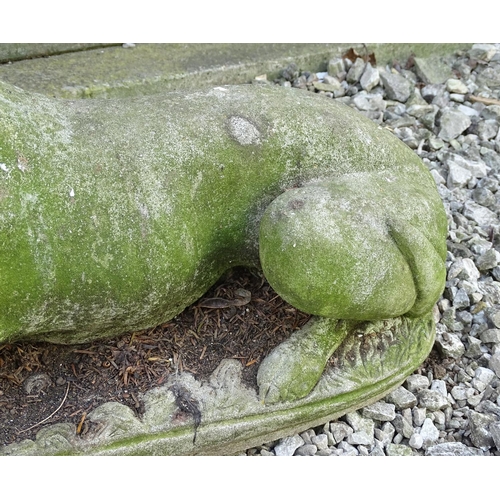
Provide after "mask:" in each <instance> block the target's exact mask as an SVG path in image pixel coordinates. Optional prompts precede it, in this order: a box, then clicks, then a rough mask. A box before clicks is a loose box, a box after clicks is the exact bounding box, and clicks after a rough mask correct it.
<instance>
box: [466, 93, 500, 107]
mask: <svg viewBox="0 0 500 500" xmlns="http://www.w3.org/2000/svg"><path fill="white" fill-rule="evenodd" d="M468 99H469V101H472V102H481V103H483V104H486V105H491V104H498V105H499V106H500V101H499V100H498V99H489V98H487V97H479V96H477V95H469V96H468Z"/></svg>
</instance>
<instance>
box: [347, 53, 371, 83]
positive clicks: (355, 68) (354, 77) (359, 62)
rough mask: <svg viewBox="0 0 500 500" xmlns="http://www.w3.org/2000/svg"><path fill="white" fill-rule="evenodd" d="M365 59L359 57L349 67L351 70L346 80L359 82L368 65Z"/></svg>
mask: <svg viewBox="0 0 500 500" xmlns="http://www.w3.org/2000/svg"><path fill="white" fill-rule="evenodd" d="M366 64H367V63H365V61H364V60H363V59H361V58H360V57H358V58H357V59H356V61H354V64H353V65H352V66H351V67H350V68H349V71H348V72H347V76H346V80H347V81H348V82H349V83H356V82H359V79H360V78H361V75H362V74H363V72H364V70H365V67H366Z"/></svg>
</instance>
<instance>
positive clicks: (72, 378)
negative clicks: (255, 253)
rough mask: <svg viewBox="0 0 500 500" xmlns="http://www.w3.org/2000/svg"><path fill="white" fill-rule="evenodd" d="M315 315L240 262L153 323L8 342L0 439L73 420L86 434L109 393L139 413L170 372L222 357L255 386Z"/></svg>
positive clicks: (209, 364) (200, 369)
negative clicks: (264, 365)
mask: <svg viewBox="0 0 500 500" xmlns="http://www.w3.org/2000/svg"><path fill="white" fill-rule="evenodd" d="M248 292H250V294H249V293H248ZM215 299H216V300H215ZM249 299H250V300H249ZM248 300H249V301H248ZM308 319H309V316H308V315H306V314H304V313H302V312H300V311H297V310H296V309H294V308H293V307H291V306H290V305H289V304H287V303H285V302H284V301H283V300H282V299H281V298H280V297H279V296H278V295H277V294H276V293H275V292H274V291H273V290H272V288H271V287H270V285H269V284H268V283H267V281H266V280H265V279H264V278H263V277H262V276H261V275H259V274H258V273H256V272H254V271H250V270H246V269H240V268H236V269H233V270H231V271H230V272H229V273H228V275H227V276H226V277H225V278H224V279H223V280H221V281H219V283H218V284H216V285H215V286H214V287H212V288H211V289H210V290H209V291H208V292H207V294H205V296H204V297H203V298H202V299H200V300H199V301H197V302H196V303H195V304H193V305H192V306H190V307H188V308H187V309H186V310H185V311H184V312H183V313H181V314H180V315H179V316H177V317H175V318H173V319H172V320H170V321H168V322H166V323H164V324H162V325H160V326H158V327H156V328H151V329H148V330H143V331H138V332H131V333H126V334H124V335H123V336H121V337H118V338H114V339H107V340H101V341H96V342H92V343H88V344H80V345H71V346H61V345H53V344H48V343H13V344H5V345H1V346H0V445H6V444H10V443H12V442H19V441H21V440H23V439H34V438H35V436H36V433H37V432H38V431H39V430H40V429H41V428H43V426H47V425H52V424H55V423H58V422H73V423H74V424H75V426H76V429H77V433H79V434H84V433H85V432H86V431H87V430H88V422H87V421H86V416H87V415H88V413H89V412H91V411H92V410H93V409H94V408H96V407H97V406H99V405H101V404H103V403H105V402H108V401H117V402H119V403H122V404H125V405H127V406H129V407H130V408H132V409H133V410H134V411H135V412H136V414H137V415H138V416H140V415H141V414H142V413H143V406H142V403H141V397H140V395H141V394H144V393H145V392H146V391H148V390H149V389H152V388H153V387H157V386H159V385H162V384H164V383H165V382H166V380H167V378H168V376H169V375H170V374H171V373H174V372H175V371H176V370H179V371H189V372H191V373H193V374H194V375H195V377H197V378H199V379H206V378H208V376H209V375H210V374H211V373H212V372H213V370H214V369H215V368H216V367H217V365H218V364H219V363H220V361H221V360H222V359H224V358H234V359H237V360H239V361H240V362H241V364H242V366H243V381H244V382H245V383H246V384H248V385H249V386H251V387H254V388H255V387H256V374H257V369H258V366H259V363H260V362H261V361H262V359H264V357H265V356H266V355H267V354H268V353H269V352H270V351H271V350H272V349H273V348H274V347H275V346H276V345H278V344H279V343H280V342H282V341H283V340H285V339H286V338H288V337H289V336H290V334H291V333H292V332H293V331H295V330H297V329H299V328H301V327H302V326H303V325H304V324H305V323H306V322H307V320H308ZM47 417H49V418H47Z"/></svg>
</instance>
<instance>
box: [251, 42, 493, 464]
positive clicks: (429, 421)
mask: <svg viewBox="0 0 500 500" xmlns="http://www.w3.org/2000/svg"><path fill="white" fill-rule="evenodd" d="M266 83H267V84H275V85H282V86H286V87H298V88H301V89H303V90H304V91H312V92H317V93H320V94H322V95H323V96H324V97H325V98H331V99H338V100H339V101H341V102H344V103H345V104H347V105H348V106H351V107H354V108H355V109H357V110H358V111H359V112H360V113H362V114H364V115H365V116H367V117H369V118H370V119H371V120H373V121H375V122H376V123H378V124H379V125H380V126H383V127H386V128H388V129H389V130H391V131H392V132H393V133H394V134H395V135H396V136H397V137H399V138H400V139H401V140H402V141H404V142H405V143H406V144H407V145H408V146H409V147H410V148H412V149H413V150H415V152H416V153H417V154H418V155H419V156H420V157H421V158H422V160H423V161H424V163H425V164H426V165H427V166H428V168H429V170H430V171H431V174H432V175H433V177H434V179H435V181H436V185H437V188H438V191H439V193H440V195H441V198H442V200H443V203H444V206H445V208H446V211H447V215H448V226H449V232H448V242H447V243H448V255H447V260H446V267H447V271H448V274H447V282H446V288H445V291H444V293H443V296H442V297H441V298H440V300H439V301H438V304H437V309H436V315H437V319H438V322H437V326H436V330H437V332H436V333H437V335H436V343H435V346H434V349H433V352H432V353H431V355H430V357H429V359H428V360H427V361H426V362H425V363H424V364H423V366H422V367H420V368H419V370H417V372H416V373H415V374H413V375H411V376H410V377H408V379H407V380H406V382H405V383H404V384H403V386H402V387H400V388H398V389H396V390H394V391H393V392H392V393H390V394H389V395H387V396H386V397H385V398H384V399H382V400H381V401H379V402H377V403H375V404H372V405H370V406H367V407H365V408H363V409H360V410H358V411H355V412H351V413H348V414H347V415H344V416H343V417H342V418H340V419H338V420H336V421H332V422H327V423H326V424H324V425H323V426H320V427H317V428H314V429H309V430H307V431H305V432H303V433H301V434H300V436H299V435H295V436H290V437H287V438H283V439H280V440H279V441H275V442H272V443H266V444H264V445H262V446H261V447H257V448H252V449H250V450H247V451H246V452H245V454H246V455H266V456H269V455H273V456H275V455H295V456H299V455H320V456H339V455H341V456H343V455H349V456H353V455H356V456H366V455H371V456H382V455H385V456H408V455H427V456H442V455H452V456H473V455H481V456H489V455H495V456H499V455H500V448H499V447H500V265H499V264H500V253H499V250H500V247H499V245H500V218H499V216H500V188H499V182H500V131H499V129H500V44H475V45H473V46H472V47H471V49H470V50H469V51H461V52H457V53H455V54H453V55H451V56H449V57H444V58H433V59H419V58H410V59H409V60H408V62H407V63H406V64H405V62H399V63H398V62H394V64H393V65H391V66H386V67H380V66H376V65H374V64H370V63H365V61H364V60H363V59H362V58H358V59H357V60H356V61H354V62H353V61H350V60H348V59H342V58H335V59H332V60H331V61H330V62H329V64H328V73H317V74H316V73H312V72H308V71H302V70H299V69H298V68H297V67H296V66H295V65H293V64H291V65H290V66H289V67H287V68H286V69H284V70H283V72H282V74H281V77H280V78H279V79H277V80H276V81H274V82H266V81H265V80H262V79H259V84H266Z"/></svg>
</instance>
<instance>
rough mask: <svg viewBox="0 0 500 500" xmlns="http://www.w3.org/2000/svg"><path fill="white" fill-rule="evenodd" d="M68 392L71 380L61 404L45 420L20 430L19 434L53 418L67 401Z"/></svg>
mask: <svg viewBox="0 0 500 500" xmlns="http://www.w3.org/2000/svg"><path fill="white" fill-rule="evenodd" d="M68 392H69V382H68V386H67V387H66V393H65V394H64V397H63V400H62V401H61V404H60V405H59V406H58V407H57V408H56V409H55V410H54V411H53V412H52V413H51V414H50V415H49V416H48V417H46V418H44V419H43V420H41V421H40V422H38V423H37V424H35V425H32V426H31V427H28V428H27V429H24V430H22V431H19V434H21V433H23V432H27V431H30V430H31V429H34V428H35V427H37V426H39V425H41V424H43V423H44V422H46V421H47V420H49V419H50V418H52V417H53V416H54V415H55V414H56V413H57V412H58V411H59V410H60V409H61V408H62V406H63V404H64V402H65V401H66V398H67V397H68Z"/></svg>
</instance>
